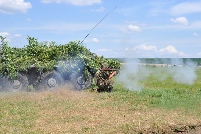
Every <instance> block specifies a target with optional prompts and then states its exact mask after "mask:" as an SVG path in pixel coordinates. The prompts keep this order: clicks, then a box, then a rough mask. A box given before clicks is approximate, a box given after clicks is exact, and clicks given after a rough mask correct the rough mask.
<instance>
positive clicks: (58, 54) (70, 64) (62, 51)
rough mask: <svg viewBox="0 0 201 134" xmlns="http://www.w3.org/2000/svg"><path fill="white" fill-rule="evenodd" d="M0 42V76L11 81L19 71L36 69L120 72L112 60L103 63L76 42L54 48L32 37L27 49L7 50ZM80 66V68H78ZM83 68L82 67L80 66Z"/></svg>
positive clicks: (102, 58)
mask: <svg viewBox="0 0 201 134" xmlns="http://www.w3.org/2000/svg"><path fill="white" fill-rule="evenodd" d="M0 39H1V44H0V45H1V50H0V53H1V58H0V62H1V64H0V74H2V75H3V76H10V78H11V79H12V78H15V77H16V76H17V74H18V72H20V71H27V69H28V68H30V67H36V68H37V69H38V71H51V70H53V69H54V67H55V66H58V68H59V71H61V72H62V73H69V72H71V71H78V72H79V71H81V70H84V74H86V75H87V74H88V73H89V71H90V72H91V73H94V74H95V72H96V71H97V70H98V69H100V68H101V65H102V64H107V65H108V67H109V68H120V63H119V62H118V61H117V60H116V59H106V58H104V57H103V56H97V55H96V54H94V53H92V52H90V50H89V49H87V48H86V47H85V46H83V44H82V43H81V42H80V41H71V42H69V43H68V44H64V45H58V44H56V43H55V42H49V44H48V45H47V44H46V43H39V42H38V40H37V39H36V38H34V37H29V36H28V37H27V40H28V45H26V46H24V47H23V48H15V47H10V46H9V45H8V42H7V41H5V38H3V37H2V36H0ZM82 63H84V64H82ZM83 65H84V66H83Z"/></svg>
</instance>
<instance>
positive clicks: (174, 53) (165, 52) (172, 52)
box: [159, 46, 186, 56]
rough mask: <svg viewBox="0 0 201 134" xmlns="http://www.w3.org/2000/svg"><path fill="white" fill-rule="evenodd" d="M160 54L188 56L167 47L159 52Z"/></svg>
mask: <svg viewBox="0 0 201 134" xmlns="http://www.w3.org/2000/svg"><path fill="white" fill-rule="evenodd" d="M159 53H160V54H162V55H177V56H186V54H185V53H184V52H180V51H177V50H176V48H175V47H174V46H167V47H166V48H162V49H160V50H159Z"/></svg>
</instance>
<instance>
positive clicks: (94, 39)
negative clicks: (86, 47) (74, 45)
mask: <svg viewBox="0 0 201 134" xmlns="http://www.w3.org/2000/svg"><path fill="white" fill-rule="evenodd" d="M91 41H92V42H95V43H98V42H99V41H98V39H97V38H92V39H91Z"/></svg>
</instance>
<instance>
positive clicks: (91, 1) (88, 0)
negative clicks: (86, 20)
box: [41, 0, 102, 6]
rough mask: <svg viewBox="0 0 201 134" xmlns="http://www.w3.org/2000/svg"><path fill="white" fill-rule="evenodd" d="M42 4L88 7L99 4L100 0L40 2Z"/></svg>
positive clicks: (45, 0)
mask: <svg viewBox="0 0 201 134" xmlns="http://www.w3.org/2000/svg"><path fill="white" fill-rule="evenodd" d="M41 2H43V3H68V4H71V5H75V6H90V5H93V4H100V3H102V0H41Z"/></svg>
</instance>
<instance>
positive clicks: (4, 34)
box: [0, 32, 10, 37]
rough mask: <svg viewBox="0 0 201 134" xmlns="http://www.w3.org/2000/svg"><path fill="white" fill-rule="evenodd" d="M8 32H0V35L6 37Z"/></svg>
mask: <svg viewBox="0 0 201 134" xmlns="http://www.w3.org/2000/svg"><path fill="white" fill-rule="evenodd" d="M9 35H10V34H9V33H8V32H0V36H3V37H8V36H9Z"/></svg>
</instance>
